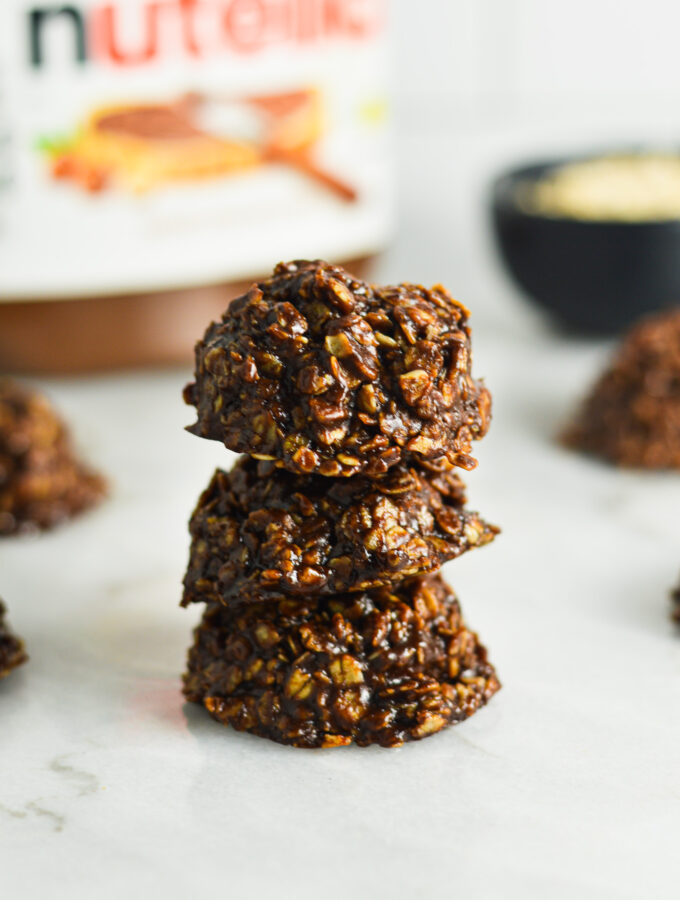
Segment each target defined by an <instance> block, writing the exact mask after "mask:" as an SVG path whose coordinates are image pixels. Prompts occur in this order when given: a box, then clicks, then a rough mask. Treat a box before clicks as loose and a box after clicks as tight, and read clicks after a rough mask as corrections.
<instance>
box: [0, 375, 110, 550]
mask: <svg viewBox="0 0 680 900" xmlns="http://www.w3.org/2000/svg"><path fill="white" fill-rule="evenodd" d="M105 492H106V485H105V481H104V479H103V478H102V477H101V476H100V475H98V474H97V473H96V472H93V471H92V470H91V469H90V468H88V467H87V466H85V465H84V464H83V463H81V462H80V461H79V460H78V459H77V458H76V456H75V454H74V450H73V447H72V445H71V440H70V437H69V434H68V431H67V429H66V426H65V425H64V423H63V422H62V421H61V420H60V419H59V417H58V416H57V415H56V413H55V412H54V410H53V409H52V407H51V405H50V403H49V402H48V400H47V399H46V398H45V397H44V396H43V395H42V394H39V393H38V392H36V391H33V390H30V389H28V388H26V387H24V386H23V385H20V384H18V383H17V382H15V381H13V380H11V379H6V378H5V379H0V536H2V535H9V534H14V533H16V532H24V531H36V530H41V529H46V528H51V527H52V526H54V525H57V524H58V523H60V522H62V521H63V520H65V519H69V518H71V517H72V516H74V515H76V514H77V513H80V512H82V511H83V510H85V509H88V508H89V507H91V506H93V505H94V504H96V503H97V502H99V500H100V499H101V498H102V497H103V496H104V494H105Z"/></svg>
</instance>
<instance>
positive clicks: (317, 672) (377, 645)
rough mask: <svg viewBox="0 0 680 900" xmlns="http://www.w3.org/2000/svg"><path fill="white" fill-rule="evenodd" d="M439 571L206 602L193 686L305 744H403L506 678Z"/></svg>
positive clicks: (189, 686) (189, 690)
mask: <svg viewBox="0 0 680 900" xmlns="http://www.w3.org/2000/svg"><path fill="white" fill-rule="evenodd" d="M499 687H500V684H499V681H498V679H497V677H496V674H495V672H494V669H493V667H492V666H491V664H490V663H489V662H488V660H487V655H486V650H485V649H484V647H483V646H482V645H481V644H480V643H479V641H478V639H477V636H476V635H475V634H474V633H473V632H471V631H469V630H468V629H467V627H466V626H465V624H464V622H463V619H462V616H461V611H460V607H459V605H458V601H457V600H456V598H455V596H454V594H453V593H452V591H451V590H450V588H449V587H448V586H447V585H446V584H445V583H444V582H443V581H442V580H441V578H440V577H439V576H428V577H425V578H418V579H413V580H411V581H407V582H403V583H402V584H401V585H399V586H398V587H396V588H394V590H393V591H390V590H388V589H387V588H379V589H377V590H373V591H369V592H363V593H354V594H345V595H340V596H335V597H329V598H314V599H308V600H304V599H293V598H287V599H282V600H278V601H270V602H267V603H263V604H254V605H249V604H244V605H241V606H238V607H236V608H234V609H232V608H228V607H224V606H221V605H219V604H214V605H211V606H208V607H207V608H206V611H205V614H204V616H203V620H202V622H201V624H200V625H199V626H198V628H197V629H196V631H195V637H194V645H193V647H192V648H191V650H190V651H189V663H188V671H187V673H186V674H185V676H184V693H185V696H186V697H187V699H188V700H191V701H193V702H196V703H202V704H203V705H204V706H205V708H206V709H207V710H208V712H209V713H210V714H211V715H212V716H213V717H214V718H215V719H217V720H218V721H219V722H221V723H222V724H224V725H231V726H232V727H233V728H235V729H237V730H239V731H249V732H252V733H253V734H257V735H260V736H261V737H267V738H270V739H272V740H274V741H278V742H280V743H283V744H292V745H294V746H296V747H335V746H339V745H343V744H349V743H351V742H355V743H357V744H359V745H362V746H365V745H368V744H381V745H383V746H388V747H393V746H397V745H399V744H401V743H403V742H404V741H410V740H418V739H420V738H423V737H427V736H428V735H431V734H434V733H435V732H437V731H440V730H441V729H442V728H445V727H446V726H447V725H452V724H455V723H456V722H460V721H462V720H463V719H466V718H467V717H468V716H471V715H472V714H473V713H474V712H475V711H476V710H477V709H479V707H481V706H483V705H484V704H485V703H486V702H487V701H488V700H489V699H490V698H491V697H492V696H493V694H494V693H495V692H496V691H497V690H498V689H499Z"/></svg>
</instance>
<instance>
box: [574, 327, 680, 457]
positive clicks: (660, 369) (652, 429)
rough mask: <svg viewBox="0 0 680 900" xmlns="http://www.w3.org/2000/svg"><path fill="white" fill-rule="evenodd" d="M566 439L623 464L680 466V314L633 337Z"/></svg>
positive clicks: (636, 329) (635, 330)
mask: <svg viewBox="0 0 680 900" xmlns="http://www.w3.org/2000/svg"><path fill="white" fill-rule="evenodd" d="M563 439H564V442H565V443H566V444H567V445H568V446H570V447H573V448H575V449H578V450H581V451H583V452H585V453H590V454H593V455H594V456H599V457H601V458H603V459H606V460H607V461H608V462H611V463H614V464H616V465H620V466H628V467H635V468H647V469H678V468H680V311H672V312H667V313H663V314H661V315H657V316H654V317H652V318H649V319H646V320H643V321H642V322H641V323H640V324H638V325H637V326H635V327H634V328H633V329H632V330H631V331H630V332H629V333H628V335H627V336H626V338H625V339H624V341H623V343H622V344H621V346H620V348H619V350H618V352H617V353H616V355H615V357H614V359H613V360H612V362H611V364H610V366H609V368H608V369H607V370H606V371H605V372H604V374H603V375H602V377H601V378H600V379H599V380H598V381H597V383H596V384H595V386H594V387H593V389H592V391H591V393H590V395H589V396H588V398H587V399H586V401H585V402H584V404H583V406H582V408H581V410H580V411H579V414H578V417H577V419H576V421H575V422H574V423H573V425H571V426H570V427H569V428H568V429H567V431H566V432H565V434H564V435H563Z"/></svg>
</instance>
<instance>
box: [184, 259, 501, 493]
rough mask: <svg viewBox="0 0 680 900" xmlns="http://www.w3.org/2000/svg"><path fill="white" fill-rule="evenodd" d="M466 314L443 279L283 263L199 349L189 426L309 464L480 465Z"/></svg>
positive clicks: (482, 397) (237, 303)
mask: <svg viewBox="0 0 680 900" xmlns="http://www.w3.org/2000/svg"><path fill="white" fill-rule="evenodd" d="M468 315H469V314H468V311H467V309H466V308H465V307H464V306H463V305H462V304H461V303H459V302H458V301H456V300H454V299H453V298H452V297H451V296H450V294H448V293H447V291H446V290H444V288H442V287H439V286H437V287H434V288H431V289H427V288H424V287H421V286H419V285H414V284H400V285H397V286H395V287H378V286H375V285H369V284H366V283H364V282H362V281H358V280H357V279H355V278H353V277H352V276H351V275H350V274H348V273H347V272H346V271H345V270H344V269H341V268H339V267H336V266H331V265H329V264H328V263H324V262H321V261H315V262H305V261H297V262H291V263H281V264H279V265H278V266H277V267H276V269H275V270H274V274H273V276H272V277H271V278H268V279H266V280H265V281H262V282H260V283H258V284H255V285H253V286H252V288H251V289H250V290H249V291H248V293H247V294H245V295H243V296H242V297H239V298H238V299H236V300H234V301H233V302H232V304H231V305H230V307H229V309H228V310H227V311H226V313H225V314H224V316H223V317H222V320H221V321H220V322H216V323H213V324H212V325H210V327H209V328H208V330H207V332H206V334H205V336H204V338H203V340H202V341H200V342H199V344H198V345H197V347H196V374H195V381H194V383H192V384H190V385H188V386H187V388H186V389H185V395H184V396H185V400H186V402H187V403H189V404H192V405H194V406H195V407H196V409H197V413H198V419H197V421H196V423H195V425H193V426H192V427H191V428H190V429H189V430H190V431H192V432H193V433H194V434H196V435H198V436H200V437H206V438H211V439H213V440H218V441H222V442H223V443H224V444H225V446H226V447H228V448H229V449H231V450H235V451H237V452H239V453H248V454H250V455H253V456H257V457H258V458H260V459H268V460H271V461H276V462H277V464H279V465H282V466H284V467H285V468H287V469H289V470H291V471H293V472H297V473H302V474H309V473H315V474H321V475H325V476H339V475H340V476H347V475H355V474H357V473H364V474H367V475H381V474H384V473H385V472H386V471H387V470H388V469H389V468H390V467H392V466H394V465H397V464H398V463H400V462H404V463H410V462H413V461H415V462H418V461H422V460H428V459H429V460H431V459H441V458H444V457H445V458H446V459H448V460H449V461H450V462H451V463H452V464H454V465H457V466H461V467H463V468H472V467H474V465H475V464H476V463H475V460H474V459H473V457H472V456H471V455H470V454H471V443H472V441H473V440H476V439H478V438H481V437H483V436H484V434H485V433H486V431H487V428H488V425H489V420H490V410H491V398H490V394H489V392H488V391H487V389H486V388H485V387H484V385H483V384H482V383H481V382H480V381H476V380H475V379H474V378H473V377H472V373H471V364H472V357H471V349H470V329H469V326H468Z"/></svg>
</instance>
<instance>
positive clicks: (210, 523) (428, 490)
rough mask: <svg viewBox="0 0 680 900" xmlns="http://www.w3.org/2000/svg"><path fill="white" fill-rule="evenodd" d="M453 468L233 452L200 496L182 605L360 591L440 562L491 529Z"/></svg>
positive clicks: (481, 540) (482, 540)
mask: <svg viewBox="0 0 680 900" xmlns="http://www.w3.org/2000/svg"><path fill="white" fill-rule="evenodd" d="M464 502H465V494H464V485H463V483H462V481H461V479H460V478H459V477H458V475H456V474H455V473H454V472H452V471H451V470H450V467H449V468H448V469H447V468H445V467H442V469H441V470H437V469H436V468H434V469H428V468H425V467H421V468H415V467H411V468H406V467H404V466H396V467H394V468H392V469H390V470H389V471H388V473H387V474H386V475H384V476H382V477H380V478H375V479H371V478H368V477H365V476H361V475H357V476H355V477H354V478H324V477H323V476H314V475H307V476H304V475H294V474H293V473H291V472H287V471H285V470H283V469H277V468H276V467H274V466H273V465H272V463H267V462H258V461H257V460H254V459H252V458H249V457H243V458H241V459H240V460H239V461H238V462H237V464H236V465H235V466H234V468H233V469H232V470H231V472H223V471H220V470H218V471H217V472H215V474H214V476H213V478H212V481H211V482H210V485H209V486H208V488H207V489H206V490H205V492H204V493H203V495H202V496H201V498H200V500H199V502H198V506H197V508H196V511H195V512H194V514H193V516H192V519H191V524H190V530H191V534H192V545H191V551H190V559H189V568H188V571H187V574H186V577H185V580H184V586H185V590H184V598H183V604H184V605H187V604H188V603H192V602H203V601H204V602H223V603H225V604H226V603H230V602H234V601H236V600H238V601H240V600H243V599H252V600H260V599H263V598H267V597H273V596H281V595H282V594H283V595H289V596H296V595H317V596H321V595H325V594H331V593H342V592H344V591H351V590H366V589H368V588H372V587H378V586H381V585H388V584H391V583H394V582H397V581H402V580H403V579H405V578H407V577H410V576H414V575H418V574H423V573H426V572H430V571H434V570H435V569H438V568H439V567H440V566H441V565H442V563H444V562H446V560H449V559H453V558H454V557H457V556H460V555H461V554H462V553H464V552H465V551H467V550H469V549H471V548H472V547H479V546H482V545H483V544H486V543H489V542H490V541H491V540H493V538H494V537H495V535H496V533H497V531H498V529H497V528H495V527H494V526H492V525H488V524H487V523H486V522H484V521H483V520H482V519H481V518H480V516H479V515H478V514H477V513H475V512H470V511H469V510H467V509H465V508H464V505H463V504H464Z"/></svg>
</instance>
